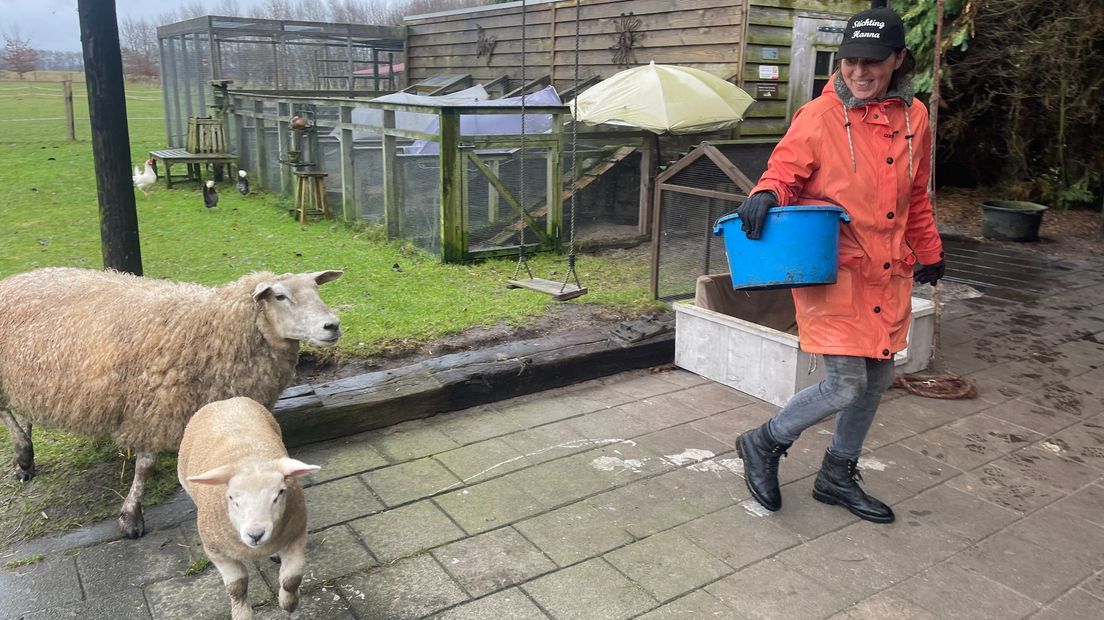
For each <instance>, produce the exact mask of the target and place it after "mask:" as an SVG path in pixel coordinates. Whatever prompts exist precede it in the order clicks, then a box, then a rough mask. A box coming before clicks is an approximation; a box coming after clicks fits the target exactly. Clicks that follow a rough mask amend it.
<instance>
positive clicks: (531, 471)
mask: <svg viewBox="0 0 1104 620" xmlns="http://www.w3.org/2000/svg"><path fill="white" fill-rule="evenodd" d="M584 454H585V453H584ZM579 456H583V455H579ZM509 478H510V480H511V481H512V482H513V484H515V485H516V486H518V487H519V488H523V489H525V493H526V494H527V495H529V496H531V497H533V498H535V499H536V500H537V501H538V502H540V504H541V505H542V506H543V507H545V508H555V507H557V506H561V505H563V504H568V503H572V502H575V501H577V500H580V499H582V498H584V497H589V496H591V495H595V494H597V493H601V492H602V491H605V490H606V489H607V488H608V486H609V485H608V484H607V483H606V479H605V478H604V477H603V476H601V475H599V471H598V470H597V469H595V467H594V466H593V465H592V463H591V460H590V458H588V457H584V458H577V457H567V458H562V459H557V460H555V461H549V462H547V463H541V464H540V465H536V466H534V467H530V468H528V469H526V470H524V471H519V472H515V473H513V474H510V476H509Z"/></svg>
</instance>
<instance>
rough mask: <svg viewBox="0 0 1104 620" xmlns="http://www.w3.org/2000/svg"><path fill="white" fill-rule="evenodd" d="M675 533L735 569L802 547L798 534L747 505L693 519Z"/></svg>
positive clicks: (770, 516)
mask: <svg viewBox="0 0 1104 620" xmlns="http://www.w3.org/2000/svg"><path fill="white" fill-rule="evenodd" d="M675 531H677V532H678V533H680V534H682V535H683V536H685V537H686V538H687V539H688V540H690V541H692V542H694V543H695V544H696V545H698V546H699V547H701V548H702V549H705V550H706V551H708V552H709V553H710V554H712V555H713V556H715V557H717V558H719V559H721V560H723V561H724V562H725V563H726V564H728V565H729V566H731V567H733V568H742V567H744V566H747V565H748V564H751V563H753V562H758V561H759V560H761V559H763V558H765V557H769V556H772V555H774V554H776V553H778V552H780V551H782V550H784V549H788V548H790V547H793V546H796V545H799V544H801V539H800V538H798V536H797V535H796V534H794V533H793V532H790V531H789V530H787V529H785V528H783V527H780V526H778V525H775V524H774V515H773V514H770V515H769V516H760V515H759V514H753V513H752V512H749V511H748V510H747V509H746V508H745V507H744V506H730V507H728V508H725V509H724V510H719V511H717V512H714V513H713V514H709V515H706V516H704V517H701V518H698V519H694V520H693V521H691V522H689V523H687V524H685V525H681V526H679V527H678V528H677V529H676V530H675Z"/></svg>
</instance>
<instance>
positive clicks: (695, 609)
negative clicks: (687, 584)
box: [639, 590, 735, 620]
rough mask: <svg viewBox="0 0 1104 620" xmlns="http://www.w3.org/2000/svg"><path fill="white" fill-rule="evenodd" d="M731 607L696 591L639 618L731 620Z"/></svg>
mask: <svg viewBox="0 0 1104 620" xmlns="http://www.w3.org/2000/svg"><path fill="white" fill-rule="evenodd" d="M734 613H735V612H734V611H733V610H732V608H731V607H727V606H725V604H724V603H722V602H720V601H718V600H717V599H715V598H713V596H712V595H710V594H708V593H707V592H705V591H704V590H695V591H693V592H691V593H690V594H687V595H686V596H684V597H682V598H680V599H677V600H674V601H671V602H670V603H667V604H666V605H663V606H661V607H657V608H655V609H653V610H652V611H649V612H648V613H646V614H644V615H643V616H640V617H639V620H685V619H686V618H731V617H732V616H733V614H734Z"/></svg>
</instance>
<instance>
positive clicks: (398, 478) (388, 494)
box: [360, 458, 463, 514]
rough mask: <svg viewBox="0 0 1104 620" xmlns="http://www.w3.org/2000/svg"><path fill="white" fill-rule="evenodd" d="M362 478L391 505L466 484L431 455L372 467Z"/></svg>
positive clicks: (384, 501)
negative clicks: (396, 463) (373, 468)
mask: <svg viewBox="0 0 1104 620" xmlns="http://www.w3.org/2000/svg"><path fill="white" fill-rule="evenodd" d="M360 479H361V480H363V481H364V482H365V483H366V484H367V485H368V486H369V487H371V488H372V490H373V491H375V493H376V495H378V496H379V498H380V499H381V500H383V503H384V504H386V505H387V506H388V507H394V506H398V505H400V504H405V503H407V502H412V501H414V500H418V499H422V498H423V497H429V496H431V495H436V494H438V493H441V492H444V491H448V490H451V489H458V488H461V487H462V486H463V483H462V482H461V481H460V478H457V477H456V474H454V473H452V472H451V471H449V470H448V469H446V468H445V466H444V465H441V464H440V463H439V462H437V461H436V460H435V459H432V458H426V459H418V460H416V461H408V462H406V463H401V464H399V465H392V466H391V467H385V468H383V469H377V470H375V471H370V472H368V473H366V474H361V476H360ZM373 512H376V511H373ZM365 514H367V513H365Z"/></svg>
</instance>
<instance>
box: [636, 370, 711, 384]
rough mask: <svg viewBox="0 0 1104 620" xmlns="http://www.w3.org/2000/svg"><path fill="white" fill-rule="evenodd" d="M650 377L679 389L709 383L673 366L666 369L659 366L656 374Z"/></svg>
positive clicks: (699, 376)
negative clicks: (657, 378)
mask: <svg viewBox="0 0 1104 620" xmlns="http://www.w3.org/2000/svg"><path fill="white" fill-rule="evenodd" d="M650 370H657V369H650ZM652 376H655V377H659V378H660V379H663V380H664V381H668V382H670V383H673V384H675V385H677V386H679V387H691V386H695V385H701V384H702V383H709V382H710V381H709V379H706V378H705V377H703V376H701V375H696V374H694V373H692V372H690V371H689V370H683V369H681V368H679V367H677V366H674V365H671V366H666V367H665V366H660V367H658V372H652Z"/></svg>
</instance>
